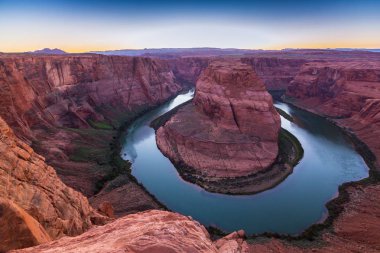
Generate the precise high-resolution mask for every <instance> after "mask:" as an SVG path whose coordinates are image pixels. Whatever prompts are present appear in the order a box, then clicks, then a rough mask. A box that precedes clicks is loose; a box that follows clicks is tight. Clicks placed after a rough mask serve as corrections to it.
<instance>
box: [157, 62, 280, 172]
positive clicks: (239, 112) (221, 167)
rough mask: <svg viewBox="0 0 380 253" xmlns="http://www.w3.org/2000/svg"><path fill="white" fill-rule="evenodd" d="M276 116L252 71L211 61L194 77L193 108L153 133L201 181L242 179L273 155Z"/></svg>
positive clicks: (265, 164)
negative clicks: (193, 171)
mask: <svg viewBox="0 0 380 253" xmlns="http://www.w3.org/2000/svg"><path fill="white" fill-rule="evenodd" d="M279 129H280V117H279V115H278V113H277V112H276V110H275V108H274V106H273V103H272V97H271V96H270V95H269V94H268V92H267V91H266V89H265V87H264V84H263V83H262V82H261V81H260V80H259V78H258V77H257V76H256V74H255V73H254V71H253V70H252V68H251V67H250V66H248V65H245V64H242V63H241V62H240V61H223V62H222V61H216V62H213V63H211V64H210V65H209V66H208V67H207V69H206V70H205V71H204V72H203V74H202V75H201V77H200V78H199V79H198V82H197V85H196V92H195V98H194V101H193V103H192V104H188V105H186V106H184V107H183V108H181V109H180V110H179V111H178V112H177V113H176V114H175V115H174V116H172V117H171V118H170V120H169V121H168V122H166V123H165V125H164V126H162V127H161V128H159V129H158V130H157V145H158V146H159V148H160V149H161V151H162V152H163V153H164V154H165V155H167V156H168V157H170V158H171V159H172V160H174V161H175V162H176V163H179V164H184V165H186V166H188V167H190V168H193V169H195V170H196V171H198V173H200V174H202V176H203V177H210V178H225V177H238V176H246V175H249V174H253V173H256V172H258V171H260V170H263V169H266V168H267V167H268V166H270V165H271V164H272V163H273V162H274V160H275V159H276V157H277V153H278V145H277V142H278V134H279Z"/></svg>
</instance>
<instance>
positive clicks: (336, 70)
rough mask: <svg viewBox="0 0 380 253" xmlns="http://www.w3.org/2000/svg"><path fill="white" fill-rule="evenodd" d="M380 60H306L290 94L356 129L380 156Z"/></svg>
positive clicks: (288, 93)
mask: <svg viewBox="0 0 380 253" xmlns="http://www.w3.org/2000/svg"><path fill="white" fill-rule="evenodd" d="M379 87H380V62H350V63H349V62H333V63H308V64H305V65H304V66H303V67H302V69H301V71H300V73H299V74H298V75H297V76H296V78H295V80H294V81H293V82H292V83H291V84H290V86H289V88H288V91H287V93H286V95H287V96H288V97H289V98H291V99H292V100H291V101H292V102H293V103H295V104H296V105H298V106H300V107H302V108H305V109H308V110H310V111H312V112H314V113H317V114H320V115H322V116H326V117H328V118H330V119H331V120H333V121H334V122H336V123H337V124H338V125H339V126H341V127H343V128H346V129H347V130H348V131H350V132H353V133H354V134H355V135H357V137H359V139H361V140H362V141H364V142H365V143H366V144H367V145H368V146H369V147H370V149H371V150H372V152H374V154H375V155H376V157H377V160H378V161H379V159H380V142H378V141H377V139H378V136H379V134H380V115H379V111H380V92H379Z"/></svg>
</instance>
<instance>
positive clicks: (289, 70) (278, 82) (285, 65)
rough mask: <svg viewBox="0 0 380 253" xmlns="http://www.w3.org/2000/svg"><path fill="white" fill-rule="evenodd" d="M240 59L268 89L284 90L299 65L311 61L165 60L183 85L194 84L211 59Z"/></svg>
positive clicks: (290, 59) (286, 59)
mask: <svg viewBox="0 0 380 253" xmlns="http://www.w3.org/2000/svg"><path fill="white" fill-rule="evenodd" d="M224 59H225V60H231V59H241V61H242V62H243V63H245V64H248V65H251V66H252V68H253V69H254V70H255V72H256V74H257V76H258V77H260V79H261V80H262V81H263V82H264V84H265V87H266V88H267V89H268V90H286V88H287V87H288V85H289V83H290V82H291V81H292V80H293V79H294V77H295V76H296V75H297V73H298V71H299V70H300V69H301V66H302V65H303V64H304V63H306V62H309V61H311V60H310V59H303V58H302V57H300V58H295V59H293V58H281V57H275V56H273V57H269V56H267V57H262V56H260V57H259V56H257V57H248V56H247V57H243V58H240V57H237V56H230V57H224V58H222V57H216V56H214V57H179V58H175V59H170V60H165V61H166V62H168V65H169V66H170V69H171V70H172V71H173V74H174V76H175V77H176V81H177V82H178V83H181V84H183V85H188V86H194V85H195V83H196V81H197V79H198V78H199V76H200V74H201V73H202V71H203V70H204V69H206V67H207V66H208V64H209V63H210V62H211V61H215V60H224Z"/></svg>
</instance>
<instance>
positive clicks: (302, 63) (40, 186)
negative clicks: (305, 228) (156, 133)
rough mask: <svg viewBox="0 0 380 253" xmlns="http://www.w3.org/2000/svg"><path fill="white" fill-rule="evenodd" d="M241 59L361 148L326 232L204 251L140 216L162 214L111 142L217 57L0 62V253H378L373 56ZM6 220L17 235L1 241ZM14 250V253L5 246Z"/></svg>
mask: <svg viewBox="0 0 380 253" xmlns="http://www.w3.org/2000/svg"><path fill="white" fill-rule="evenodd" d="M228 58H230V57H228ZM239 58H241V61H242V62H243V63H246V64H249V65H251V66H252V67H253V69H254V70H255V71H256V73H257V76H258V77H259V78H261V79H262V80H263V82H264V83H265V85H266V86H267V88H268V89H271V90H272V89H281V90H284V89H287V91H286V96H285V99H286V101H287V102H289V103H292V104H295V105H296V106H298V107H301V108H303V109H306V110H310V111H312V112H314V113H316V114H319V115H321V116H324V117H327V118H329V119H330V120H331V121H333V122H335V123H336V124H337V125H338V126H340V127H342V128H344V129H345V130H346V131H348V133H350V134H352V135H355V136H356V137H357V138H358V142H359V140H360V143H359V144H360V145H359V146H361V145H362V146H368V147H369V149H370V151H367V152H366V153H365V154H364V155H365V158H366V160H367V162H368V163H369V165H370V167H371V175H370V177H369V178H368V179H364V180H362V181H361V182H359V183H349V184H347V185H346V186H344V187H342V189H341V190H340V196H344V197H343V198H344V199H345V201H342V202H341V203H338V204H336V210H339V211H337V214H336V216H335V217H334V220H330V221H329V222H330V225H329V226H328V228H329V229H326V230H322V232H320V233H319V232H318V233H317V235H316V236H314V237H313V241H308V240H301V241H299V240H298V241H297V240H290V241H287V240H284V239H281V238H277V239H274V238H271V237H260V236H258V237H250V238H249V239H248V240H247V241H244V240H243V238H244V234H243V233H242V232H239V233H238V232H235V233H233V234H232V235H229V236H226V237H223V238H221V239H219V240H218V241H214V242H213V241H211V239H210V237H209V234H208V232H207V231H205V229H204V227H203V226H202V225H200V224H199V223H197V222H196V221H194V220H192V219H191V218H188V217H185V216H182V215H180V214H175V213H171V212H166V211H159V210H154V211H146V210H149V209H164V207H163V206H162V205H161V204H160V203H158V202H157V201H156V200H155V198H154V197H153V196H152V195H150V194H149V193H148V192H147V191H146V190H145V189H144V188H143V187H142V186H141V185H140V184H139V183H138V182H137V181H136V180H135V179H134V178H133V176H131V175H130V164H129V163H128V162H125V161H122V160H121V159H120V156H119V153H118V152H119V145H120V144H119V139H121V138H122V136H121V135H120V133H121V132H123V129H124V126H125V125H126V124H128V123H130V122H131V121H132V120H133V119H135V118H136V117H137V116H139V115H141V114H142V113H144V112H146V111H147V110H150V109H152V108H154V107H156V106H157V105H160V104H162V103H164V102H165V101H167V100H168V99H169V98H171V97H173V96H174V95H176V94H178V93H179V92H180V91H182V90H184V89H187V88H188V87H191V86H193V85H194V83H195V81H196V80H198V78H199V76H200V75H201V73H202V71H204V69H206V68H207V66H208V65H209V63H210V62H211V61H214V60H218V61H220V60H221V57H214V56H213V57H204V56H202V57H192V56H179V57H176V58H174V59H168V58H166V59H161V58H160V57H158V58H155V57H151V58H149V57H126V56H104V55H94V54H81V55H70V54H68V55H62V56H53V55H52V56H37V55H23V54H11V55H8V54H1V56H0V94H1V100H0V116H1V117H2V118H3V120H0V130H1V138H0V149H1V153H0V165H1V166H0V169H1V170H0V172H1V174H0V181H1V182H2V183H1V185H0V187H1V188H0V190H1V191H0V214H1V217H0V218H1V220H0V223H1V224H2V229H1V231H0V232H1V233H2V235H4V234H5V235H7V236H8V237H3V236H2V237H1V238H4V240H6V241H5V243H4V244H3V243H1V245H6V248H1V249H0V251H6V250H9V249H15V248H21V247H28V246H33V245H36V244H40V243H43V244H42V245H41V246H37V247H36V248H28V249H25V250H23V251H26V252H56V251H64V252H70V250H71V251H72V252H74V251H75V249H77V251H75V252H80V251H82V252H88V249H87V247H89V245H94V248H97V249H99V250H102V249H104V250H105V251H107V252H113V251H114V252H118V251H117V250H119V251H120V250H124V249H129V250H130V251H134V252H152V251H153V252H154V250H156V251H157V252H159V251H160V250H171V251H173V252H188V251H190V250H193V251H194V252H272V251H276V252H310V251H313V252H355V251H356V252H358V251H360V252H378V251H379V250H380V248H379V247H380V245H379V244H378V239H379V238H378V235H379V233H380V231H379V228H378V224H380V219H379V218H378V217H380V214H379V212H380V206H379V205H378V204H377V203H378V202H379V201H378V196H379V181H378V178H379V176H378V171H379V164H378V157H379V155H380V152H379V150H380V147H379V146H378V142H377V141H376V138H377V135H378V132H379V129H380V128H379V122H380V121H379V119H378V116H379V111H380V110H379V109H380V108H379V103H378V100H379V97H378V94H379V83H380V80H379V76H380V74H379V69H380V68H379V66H380V65H379V62H380V61H379V56H378V54H376V53H368V52H330V51H327V52H324V51H318V50H315V51H312V50H311V51H297V50H295V51H294V52H277V53H275V52H268V53H265V52H259V53H257V54H256V55H248V56H247V55H243V56H242V57H239ZM229 60H230V59H229ZM200 98H202V97H200ZM195 101H197V98H196V99H195ZM198 101H202V99H201V100H198ZM13 132H14V133H13ZM364 144H365V145H364ZM372 153H373V154H372ZM61 180H62V181H61ZM66 185H67V186H66ZM70 187H71V188H70ZM72 188H73V189H72ZM86 197H88V198H89V200H87V198H86ZM107 201H109V202H110V203H107ZM104 202H106V203H105V204H104ZM338 202H339V201H338ZM91 204H92V206H91ZM111 206H112V207H111ZM98 208H99V210H96V209H98ZM107 209H108V210H107ZM109 209H114V213H115V216H116V217H121V216H124V215H126V214H129V215H127V216H125V217H123V218H118V219H116V220H115V221H113V220H112V218H109V217H107V215H105V214H106V213H107V214H108V215H109V216H113V215H111V214H112V213H113V212H112V210H109ZM140 211H145V212H140ZM331 212H332V211H331V209H330V215H331ZM4 217H6V219H5V218H4ZM12 220H16V221H17V222H18V223H17V224H22V225H20V226H18V227H15V228H14V229H18V230H12V231H13V232H12V231H7V230H6V228H7V227H10V226H9V224H14V223H13V222H12ZM5 221H8V223H4V222H5ZM105 223H108V224H107V225H104V226H96V225H101V224H105ZM3 225H4V226H3ZM87 230H88V231H87ZM14 231H19V232H14ZM85 231H87V232H85ZM79 234H81V235H79ZM15 235H19V237H16V236H15ZM78 235H79V236H78ZM132 235H133V236H132ZM179 235H180V236H179ZM62 236H67V237H64V238H61V237H62ZM72 236H75V237H72ZM21 238H22V240H21ZM118 238H121V239H120V240H118ZM122 238H124V239H126V241H125V242H122ZM54 239H58V240H56V241H53V242H49V241H50V240H54ZM16 240H19V242H20V244H12V242H15V241H16ZM170 240H173V241H174V242H177V243H166V242H167V241H170ZM22 242H25V243H22ZM70 245H72V246H70ZM179 245H181V246H183V247H185V246H184V245H188V247H189V248H182V247H179ZM70 247H71V248H70ZM102 247H104V248H102ZM165 247H167V248H165Z"/></svg>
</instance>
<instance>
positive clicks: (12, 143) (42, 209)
mask: <svg viewBox="0 0 380 253" xmlns="http://www.w3.org/2000/svg"><path fill="white" fill-rule="evenodd" d="M0 199H2V200H4V201H2V203H3V204H2V207H1V208H2V212H1V213H2V214H3V215H4V213H8V214H9V215H6V216H1V217H0V219H1V223H2V224H4V222H11V220H8V219H9V217H11V218H12V219H13V222H15V219H16V220H19V221H20V222H19V225H17V224H18V222H15V223H13V225H14V226H15V227H14V229H10V228H9V227H8V229H9V230H6V231H4V230H2V232H5V233H8V232H9V233H12V232H13V233H19V232H20V233H21V231H23V233H25V234H28V233H29V234H28V236H30V237H29V239H30V238H31V237H34V239H33V240H32V239H30V241H29V243H39V242H44V241H46V240H48V239H49V238H52V239H55V238H59V237H61V236H63V235H78V234H80V233H83V232H84V231H86V230H87V229H89V228H90V227H91V226H92V224H93V222H92V220H96V221H98V222H101V221H105V219H104V218H103V217H102V216H100V215H99V214H97V213H96V212H95V211H94V210H93V209H92V207H91V206H90V205H89V203H88V200H87V199H86V198H85V197H84V196H83V195H82V194H80V193H79V192H76V191H74V190H73V189H71V188H69V187H67V186H66V185H64V184H63V183H62V181H61V180H60V179H59V178H58V176H57V174H56V172H55V171H54V169H53V168H52V167H50V166H48V165H47V164H46V163H45V161H44V158H43V157H41V156H39V155H38V154H36V153H35V152H34V151H33V149H32V148H30V147H29V146H28V145H27V144H25V143H24V142H22V141H21V140H19V139H18V138H17V137H16V136H15V135H14V134H13V131H12V130H11V129H10V128H9V127H8V125H7V124H6V123H5V121H4V120H3V119H2V118H1V117H0ZM6 201H8V202H7V203H5V202H6ZM4 203H5V204H4ZM4 219H7V220H8V221H6V220H4ZM3 229H4V228H3ZM44 231H46V234H45V232H44ZM1 238H2V239H4V238H8V239H9V240H11V239H15V240H21V238H17V234H16V235H15V234H5V235H2V236H1ZM25 240H26V239H25ZM21 241H22V240H21ZM10 245H18V244H17V243H16V244H13V243H12V242H10ZM18 246H25V245H18ZM28 246H30V245H28Z"/></svg>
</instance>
